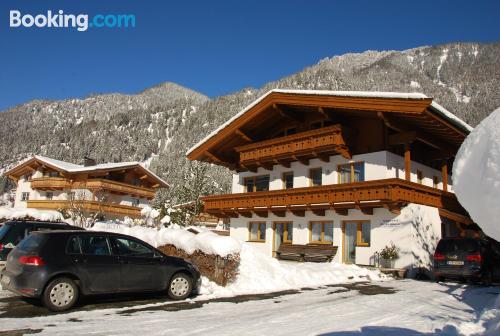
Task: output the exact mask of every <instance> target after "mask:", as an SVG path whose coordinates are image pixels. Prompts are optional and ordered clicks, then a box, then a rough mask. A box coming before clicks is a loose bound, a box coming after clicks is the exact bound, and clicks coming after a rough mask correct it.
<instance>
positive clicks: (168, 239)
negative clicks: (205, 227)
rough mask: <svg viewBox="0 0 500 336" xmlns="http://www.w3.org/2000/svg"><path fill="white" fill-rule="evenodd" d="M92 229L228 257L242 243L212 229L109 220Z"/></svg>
mask: <svg viewBox="0 0 500 336" xmlns="http://www.w3.org/2000/svg"><path fill="white" fill-rule="evenodd" d="M91 230H95V231H107V232H116V233H123V234H126V235H130V236H133V237H136V238H139V239H141V240H144V241H145V242H147V243H149V244H150V245H152V246H154V247H158V246H162V245H167V244H171V245H174V246H175V247H177V248H178V249H181V250H184V251H186V252H187V253H189V254H191V253H193V252H194V251H196V250H200V251H202V252H204V253H206V254H215V255H219V256H221V257H226V256H228V255H230V254H237V253H239V252H240V250H241V244H240V242H238V241H237V240H236V239H234V238H231V237H227V236H219V235H218V234H215V233H213V232H211V231H205V232H201V233H199V234H194V233H191V232H189V231H186V230H184V229H169V228H162V229H160V230H158V229H155V228H148V227H143V226H132V227H128V226H125V225H122V224H117V223H109V222H97V223H96V224H95V225H94V226H93V227H92V229H91Z"/></svg>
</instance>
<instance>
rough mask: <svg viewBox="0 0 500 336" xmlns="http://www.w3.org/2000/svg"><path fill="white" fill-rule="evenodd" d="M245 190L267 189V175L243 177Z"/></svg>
mask: <svg viewBox="0 0 500 336" xmlns="http://www.w3.org/2000/svg"><path fill="white" fill-rule="evenodd" d="M244 184H245V191H246V192H254V191H267V190H269V175H260V176H252V177H245V179H244Z"/></svg>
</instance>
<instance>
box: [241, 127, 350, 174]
mask: <svg viewBox="0 0 500 336" xmlns="http://www.w3.org/2000/svg"><path fill="white" fill-rule="evenodd" d="M344 133H345V130H344V132H343V129H342V126H340V125H333V126H328V127H324V128H320V129H316V130H311V131H306V132H301V133H297V134H293V135H288V136H284V137H280V138H275V139H271V140H265V141H260V142H256V143H251V144H248V145H244V146H240V147H236V148H235V149H236V151H237V152H239V154H240V163H241V164H242V165H244V166H245V165H252V164H254V163H259V162H265V161H268V162H276V161H280V160H284V161H296V160H297V159H296V157H309V158H313V157H316V156H317V155H319V154H322V153H325V154H333V153H337V154H342V155H343V156H346V157H347V156H349V152H348V148H347V144H346V141H345V134H344Z"/></svg>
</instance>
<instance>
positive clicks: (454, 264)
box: [446, 261, 464, 266]
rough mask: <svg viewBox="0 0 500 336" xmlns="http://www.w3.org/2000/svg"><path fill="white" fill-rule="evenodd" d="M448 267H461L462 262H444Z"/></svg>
mask: <svg viewBox="0 0 500 336" xmlns="http://www.w3.org/2000/svg"><path fill="white" fill-rule="evenodd" d="M446 263H447V264H448V265H452V266H462V265H463V264H464V262H463V261H448V262H446Z"/></svg>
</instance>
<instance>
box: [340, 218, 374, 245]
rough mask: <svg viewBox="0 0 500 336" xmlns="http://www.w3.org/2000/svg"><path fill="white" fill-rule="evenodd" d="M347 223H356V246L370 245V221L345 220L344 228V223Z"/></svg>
mask: <svg viewBox="0 0 500 336" xmlns="http://www.w3.org/2000/svg"><path fill="white" fill-rule="evenodd" d="M349 224H355V225H356V246H370V241H371V224H370V221H366V220H358V221H345V222H344V228H345V226H346V225H349Z"/></svg>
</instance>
